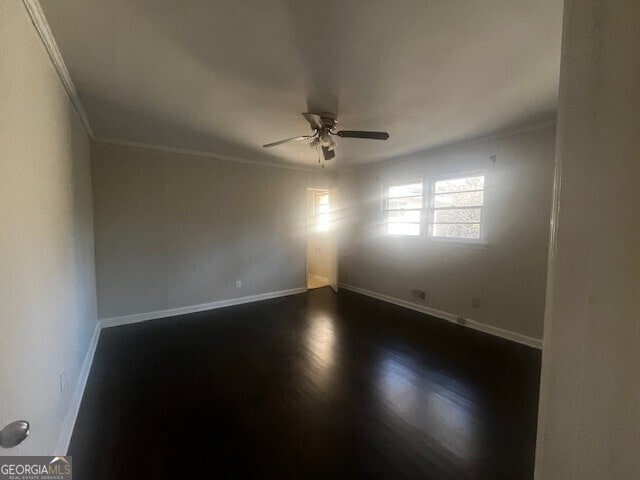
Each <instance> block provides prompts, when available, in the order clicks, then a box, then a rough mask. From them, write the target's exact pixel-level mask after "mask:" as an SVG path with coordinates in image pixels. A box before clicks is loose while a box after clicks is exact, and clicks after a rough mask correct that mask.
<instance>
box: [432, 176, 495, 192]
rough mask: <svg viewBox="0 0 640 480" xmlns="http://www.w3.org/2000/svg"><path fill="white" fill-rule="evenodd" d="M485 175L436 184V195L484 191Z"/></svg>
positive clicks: (440, 181)
mask: <svg viewBox="0 0 640 480" xmlns="http://www.w3.org/2000/svg"><path fill="white" fill-rule="evenodd" d="M483 189H484V175H478V176H475V177H464V178H452V179H450V180H438V181H437V182H435V193H445V192H462V191H465V190H483Z"/></svg>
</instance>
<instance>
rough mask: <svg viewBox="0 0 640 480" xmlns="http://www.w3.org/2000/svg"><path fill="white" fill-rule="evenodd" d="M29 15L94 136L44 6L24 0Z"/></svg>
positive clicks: (80, 116)
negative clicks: (43, 9) (43, 8)
mask: <svg viewBox="0 0 640 480" xmlns="http://www.w3.org/2000/svg"><path fill="white" fill-rule="evenodd" d="M22 3H23V4H24V6H25V8H26V9H27V12H28V13H29V16H30V17H31V21H32V22H33V26H34V27H35V28H36V31H37V32H38V35H40V39H41V40H42V43H43V44H44V47H45V49H46V50H47V53H48V54H49V58H51V62H52V63H53V66H54V67H55V69H56V71H57V72H58V76H59V77H60V81H61V82H62V85H63V86H64V88H65V90H66V91H67V94H68V95H69V99H70V100H71V103H72V104H73V108H75V110H76V112H77V113H78V117H79V118H80V121H81V122H82V125H83V126H84V129H85V131H86V132H87V135H89V138H90V139H93V138H94V134H93V129H92V128H91V124H90V123H89V118H88V117H87V113H86V112H85V110H84V107H83V106H82V102H81V101H80V97H79V96H78V91H77V90H76V87H75V85H74V84H73V81H72V80H71V76H70V75H69V70H68V69H67V66H66V65H65V63H64V60H63V59H62V55H61V54H60V50H59V49H58V44H57V43H56V41H55V39H54V38H53V34H52V33H51V29H50V28H49V23H48V22H47V19H46V17H45V15H44V12H43V11H42V6H41V5H40V2H39V1H38V0H22Z"/></svg>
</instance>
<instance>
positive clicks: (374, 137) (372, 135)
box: [336, 130, 389, 140]
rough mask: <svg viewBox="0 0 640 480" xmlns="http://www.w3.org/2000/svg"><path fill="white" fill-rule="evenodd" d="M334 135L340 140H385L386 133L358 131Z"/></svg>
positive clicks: (343, 131) (346, 131)
mask: <svg viewBox="0 0 640 480" xmlns="http://www.w3.org/2000/svg"><path fill="white" fill-rule="evenodd" d="M336 135H337V136H339V137H342V138H368V139H371V140H387V139H388V138H389V134H388V133H387V132H362V131H360V130H340V131H339V132H336Z"/></svg>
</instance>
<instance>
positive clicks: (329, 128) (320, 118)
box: [263, 112, 389, 168]
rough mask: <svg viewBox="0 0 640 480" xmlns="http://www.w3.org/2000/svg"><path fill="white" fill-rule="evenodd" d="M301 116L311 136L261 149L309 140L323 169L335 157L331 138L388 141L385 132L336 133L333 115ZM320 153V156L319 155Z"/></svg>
mask: <svg viewBox="0 0 640 480" xmlns="http://www.w3.org/2000/svg"><path fill="white" fill-rule="evenodd" d="M302 116H303V117H304V118H305V119H306V120H307V122H309V125H311V129H312V130H313V131H314V133H313V135H301V136H299V137H293V138H287V139H285V140H280V141H278V142H273V143H267V144H266V145H263V147H265V148H271V147H275V146H278V145H282V144H284V143H289V142H297V141H300V140H309V146H310V147H311V148H312V149H316V150H318V163H321V164H322V167H323V168H324V162H325V161H327V160H331V159H333V158H334V157H335V156H336V154H335V152H334V148H335V146H336V142H335V140H334V139H333V137H340V138H362V139H367V140H388V139H389V134H388V133H387V132H367V131H362V130H340V131H337V132H336V131H335V128H336V125H337V124H338V121H337V118H336V114H335V113H330V112H320V113H312V112H306V113H303V114H302ZM318 147H320V148H318ZM320 152H322V155H320Z"/></svg>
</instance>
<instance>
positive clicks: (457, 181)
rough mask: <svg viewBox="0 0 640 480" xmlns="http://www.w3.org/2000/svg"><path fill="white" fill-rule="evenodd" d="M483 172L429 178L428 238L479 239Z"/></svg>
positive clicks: (480, 238) (482, 202)
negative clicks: (430, 186) (430, 182)
mask: <svg viewBox="0 0 640 480" xmlns="http://www.w3.org/2000/svg"><path fill="white" fill-rule="evenodd" d="M483 205H484V173H479V174H473V175H469V176H455V177H441V178H436V179H435V180H434V181H433V184H432V188H431V201H430V209H429V237H432V238H438V239H443V240H462V241H472V242H473V241H481V240H482V238H483V229H482V207H483Z"/></svg>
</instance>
